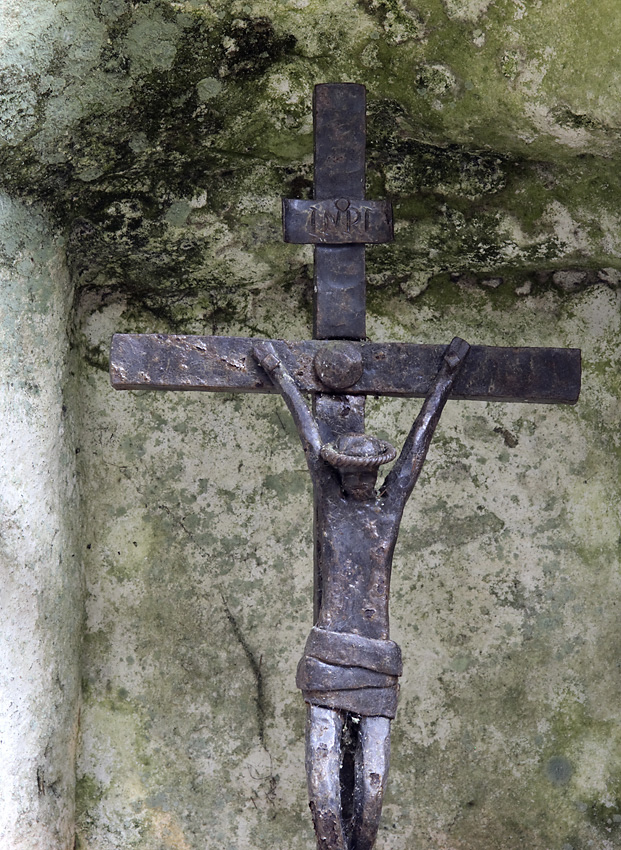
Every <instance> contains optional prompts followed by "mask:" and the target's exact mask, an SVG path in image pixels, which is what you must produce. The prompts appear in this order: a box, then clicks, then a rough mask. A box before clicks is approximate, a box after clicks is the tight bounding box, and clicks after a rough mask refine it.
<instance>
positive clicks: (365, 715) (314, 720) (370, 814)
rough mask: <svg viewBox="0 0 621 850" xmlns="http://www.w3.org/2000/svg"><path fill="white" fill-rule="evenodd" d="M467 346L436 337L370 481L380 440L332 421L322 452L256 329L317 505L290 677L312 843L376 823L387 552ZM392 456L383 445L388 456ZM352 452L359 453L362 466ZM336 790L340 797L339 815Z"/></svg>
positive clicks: (339, 844)
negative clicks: (430, 359) (303, 705)
mask: <svg viewBox="0 0 621 850" xmlns="http://www.w3.org/2000/svg"><path fill="white" fill-rule="evenodd" d="M469 350H470V346H469V345H468V344H467V343H466V342H464V340H462V339H459V338H455V339H454V340H453V341H452V343H451V344H450V346H448V347H445V348H444V351H443V355H442V358H441V362H440V366H439V369H438V371H437V374H436V375H435V376H434V379H433V381H432V382H431V387H430V389H429V392H428V394H427V397H426V399H425V401H424V403H423V406H422V408H421V410H420V413H419V414H418V416H417V417H416V420H415V421H414V424H413V426H412V429H411V431H410V434H409V435H408V438H407V439H406V441H405V443H404V446H403V449H402V451H401V453H400V455H399V457H398V459H397V461H396V462H395V465H394V466H393V468H392V470H391V472H390V473H389V474H388V475H387V476H386V479H385V480H384V482H383V484H381V486H379V487H377V488H376V480H377V474H378V470H379V467H380V465H381V464H382V463H383V461H384V460H385V459H386V458H385V457H384V455H385V454H386V453H385V452H383V451H382V450H381V449H382V446H383V445H384V444H383V441H379V440H377V439H376V438H372V437H369V436H367V435H364V434H362V433H349V434H346V435H344V434H342V433H341V434H340V436H337V438H336V440H334V443H333V450H332V452H331V453H326V451H325V448H326V445H325V442H324V438H323V437H322V434H321V429H320V424H322V425H324V426H325V422H324V423H320V420H319V419H318V418H316V415H313V412H312V411H311V409H310V408H309V407H308V405H307V403H306V402H305V400H304V397H303V396H302V393H301V391H300V389H299V386H298V384H297V381H296V380H295V379H294V378H293V376H292V375H291V373H290V372H289V370H288V369H287V367H286V365H285V364H284V362H283V361H282V360H281V359H280V357H279V355H278V353H277V350H276V346H275V345H274V344H273V343H272V342H270V341H267V340H264V341H260V342H256V343H255V345H254V348H253V354H254V357H255V358H256V360H257V363H259V364H260V365H261V367H262V368H263V369H264V370H265V372H266V373H267V374H268V375H269V376H270V380H271V381H272V382H273V383H274V384H275V385H276V386H277V387H278V388H279V390H280V393H281V395H282V397H283V399H284V400H285V402H286V404H287V407H288V408H289V410H290V412H291V415H292V417H293V420H294V422H295V424H296V427H297V429H298V433H299V435H300V439H301V441H302V446H303V448H304V453H305V456H306V462H307V464H308V469H309V473H310V476H311V480H312V482H313V489H314V493H315V501H316V505H317V509H318V512H317V528H316V542H317V549H316V563H317V567H318V572H319V578H320V583H319V586H320V588H321V599H320V605H319V609H318V613H317V618H316V622H315V627H314V628H313V630H312V632H311V634H310V636H309V639H308V641H307V643H306V647H305V651H304V655H303V657H302V660H301V661H300V664H299V666H298V673H297V679H296V681H297V685H298V687H299V688H300V689H301V690H302V693H303V696H304V699H305V701H306V702H307V703H308V704H309V719H308V725H307V742H306V768H307V777H308V789H309V798H310V802H311V810H312V812H313V820H314V824H315V830H316V833H317V841H318V847H321V848H324V850H359V848H361V847H367V848H370V847H371V846H372V844H373V841H374V839H375V835H376V834H377V829H378V825H379V818H380V813H381V806H382V796H383V791H384V787H385V783H386V777H387V772H388V761H389V751H390V742H389V721H390V719H392V718H393V717H394V716H395V714H396V710H397V699H398V693H399V686H398V677H399V675H400V674H401V652H400V650H399V648H398V646H397V645H396V644H395V643H394V642H393V641H391V640H390V639H389V622H388V597H389V589H390V576H391V570H392V558H393V552H394V549H395V544H396V542H397V535H398V533H399V525H400V522H401V517H402V515H403V510H404V508H405V504H406V502H407V500H408V498H409V496H410V494H411V492H412V489H413V487H414V485H415V483H416V481H417V479H418V476H419V475H420V472H421V469H422V467H423V463H424V460H425V457H426V455H427V450H428V448H429V445H430V443H431V439H432V436H433V433H434V431H435V428H436V426H437V424H438V422H439V419H440V415H441V413H442V410H443V408H444V405H445V404H446V402H447V400H448V397H449V394H450V391H451V387H452V385H453V384H454V382H455V380H456V379H457V376H458V375H459V372H460V370H461V369H462V368H463V365H464V363H465V362H467V357H468V352H469ZM319 398H325V396H323V395H320V396H319ZM315 413H316V411H315ZM359 424H360V425H361V424H363V423H359ZM339 430H340V429H339ZM360 430H362V429H360ZM325 433H326V431H325V430H324V434H325ZM328 433H330V432H329V431H328ZM332 436H334V435H333V434H332ZM392 457H394V454H393V453H390V454H389V456H388V459H392ZM348 459H349V464H348V463H347V461H348ZM361 459H364V460H366V461H367V462H368V463H367V464H365V465H364V466H361V465H360V464H359V461H360V460H361ZM352 717H353V718H355V719H356V725H355V726H354V725H352V723H351V722H350V721H351V718H352ZM345 726H347V728H349V729H350V730H351V731H352V732H353V731H354V730H355V736H354V737H353V739H351V740H350V741H349V747H350V752H349V755H350V756H351V759H352V762H353V765H354V767H353V770H352V772H351V774H350V775H348V776H345V777H344V776H343V774H342V771H341V770H340V769H339V774H338V775H339V778H338V782H337V767H336V765H337V764H341V763H342V762H344V760H346V757H347V755H348V752H347V751H346V750H345V751H344V748H343V740H342V735H343V728H344V727H345ZM380 730H381V734H380ZM369 765H374V766H375V767H374V768H373V769H370V768H369ZM378 765H381V769H379V768H378ZM345 798H350V799H351V805H352V814H351V815H350V816H348V814H347V812H346V811H345V808H344V805H343V801H344V799H345Z"/></svg>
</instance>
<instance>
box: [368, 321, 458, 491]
mask: <svg viewBox="0 0 621 850" xmlns="http://www.w3.org/2000/svg"><path fill="white" fill-rule="evenodd" d="M469 351H470V346H469V345H468V343H467V342H466V341H465V340H463V339H460V338H459V337H458V336H456V337H455V338H454V339H453V341H452V342H451V344H450V345H449V346H447V349H446V351H445V352H444V358H443V360H442V365H441V366H440V370H439V372H438V374H437V376H436V379H435V382H434V384H433V386H432V388H431V390H430V391H429V393H428V395H427V398H426V399H425V401H424V403H423V406H422V407H421V409H420V413H419V414H418V416H417V417H416V419H415V420H414V424H413V425H412V430H411V431H410V433H409V434H408V437H407V439H406V441H405V443H404V444H403V448H402V450H401V454H400V455H399V457H398V458H397V461H396V463H395V465H394V466H393V468H392V470H391V471H390V473H389V474H388V475H387V476H386V480H385V481H384V484H383V485H382V488H381V489H382V492H384V493H385V494H386V495H387V496H388V498H394V499H396V500H398V501H399V502H401V506H402V507H403V506H404V505H405V503H406V502H407V500H408V498H409V496H410V494H411V492H412V490H413V489H414V485H415V484H416V481H417V480H418V476H419V475H420V472H421V469H422V468H423V464H424V462H425V458H426V457H427V451H428V449H429V444H430V443H431V439H432V437H433V434H434V431H435V430H436V426H437V424H438V422H439V421H440V414H441V413H442V410H443V409H444V405H445V404H446V401H447V398H448V396H449V393H450V391H451V389H452V387H453V384H454V383H455V379H456V378H457V376H458V375H459V373H460V371H461V367H462V366H463V364H464V360H465V359H466V357H467V355H468V352H469Z"/></svg>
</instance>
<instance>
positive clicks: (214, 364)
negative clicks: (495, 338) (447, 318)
mask: <svg viewBox="0 0 621 850" xmlns="http://www.w3.org/2000/svg"><path fill="white" fill-rule="evenodd" d="M256 342H258V340H256V339H248V338H245V337H220V336H188V335H166V334H115V336H114V337H113V338H112V349H111V354H110V378H111V381H112V386H113V387H114V388H115V389H117V390H188V391H204V392H255V393H273V392H277V389H276V387H275V386H274V385H273V384H272V382H271V380H270V378H269V377H268V375H267V374H266V373H265V372H264V371H263V369H261V367H260V366H259V365H257V363H256V361H255V359H254V357H253V355H252V346H253V345H254V344H255V343H256ZM273 344H274V348H275V349H276V352H277V354H278V356H279V358H280V359H281V361H282V363H283V364H284V365H285V366H286V367H287V369H288V370H289V372H290V373H291V375H293V377H294V378H295V380H296V382H297V384H298V386H299V387H300V389H301V390H302V391H304V392H311V393H321V392H323V393H325V392H332V390H330V388H327V387H326V385H324V384H323V383H322V382H321V381H320V380H319V378H318V377H317V375H316V373H315V368H314V360H315V355H316V354H317V352H318V351H320V350H322V349H324V348H325V346H326V345H329V346H335V347H336V346H338V345H339V343H333V342H330V343H326V342H324V341H321V340H308V341H305V342H284V341H283V340H274V341H273ZM346 345H347V346H348V347H351V346H353V347H355V348H356V349H358V350H359V351H360V353H361V355H362V365H363V369H362V375H361V377H360V378H359V380H357V381H356V383H354V384H353V385H352V386H349V387H347V389H346V390H343V392H346V393H347V394H348V395H382V396H402V397H408V396H409V397H419V398H420V397H423V396H425V395H426V394H427V392H428V390H429V386H430V383H431V382H432V380H433V378H434V377H435V375H436V373H437V371H438V369H439V368H440V364H441V361H442V356H443V353H444V351H445V349H446V346H445V345H416V344H414V343H402V342H388V343H380V342H347V343H346ZM580 372H581V366H580V350H579V349H576V348H495V347H492V346H486V345H473V346H472V347H471V349H470V353H469V354H468V358H467V360H466V362H465V365H464V367H463V369H462V372H461V374H460V376H459V378H458V379H457V381H456V383H455V386H454V389H453V392H452V393H451V395H450V398H454V399H470V400H473V401H503V402H534V403H539V404H575V402H576V401H577V400H578V396H579V394H580Z"/></svg>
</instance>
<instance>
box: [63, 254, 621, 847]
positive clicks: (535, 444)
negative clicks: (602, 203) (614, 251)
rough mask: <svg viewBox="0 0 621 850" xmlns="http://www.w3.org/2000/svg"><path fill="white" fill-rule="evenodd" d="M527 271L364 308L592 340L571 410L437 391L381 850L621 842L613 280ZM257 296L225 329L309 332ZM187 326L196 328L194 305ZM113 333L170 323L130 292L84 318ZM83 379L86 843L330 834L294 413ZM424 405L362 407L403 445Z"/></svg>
mask: <svg viewBox="0 0 621 850" xmlns="http://www.w3.org/2000/svg"><path fill="white" fill-rule="evenodd" d="M288 250H289V251H291V252H295V251H296V248H295V247H290V248H289V249H288ZM239 262H243V260H239ZM514 288H515V287H513V288H512V287H510V286H509V285H508V284H507V283H503V284H501V285H499V286H497V287H496V288H490V287H489V286H482V285H477V284H476V283H474V282H471V283H470V284H469V286H468V287H464V285H463V283H460V282H453V283H451V282H448V281H446V282H443V283H442V282H438V283H435V284H433V285H432V286H430V287H429V289H428V290H427V292H426V293H425V294H424V295H422V296H420V297H419V298H418V299H417V300H416V304H415V305H413V306H409V305H408V302H407V300H406V299H405V298H404V296H402V295H398V294H396V295H394V296H392V297H386V298H385V299H384V300H383V301H382V307H383V311H382V313H381V314H379V313H376V312H374V311H373V312H372V313H371V315H370V317H369V334H370V336H371V337H372V338H374V339H396V340H400V339H403V340H409V339H412V338H415V339H417V340H419V341H421V342H428V341H437V340H439V339H441V340H444V339H449V338H450V337H451V336H452V335H453V334H454V333H457V332H459V333H460V334H462V335H463V336H465V337H466V338H468V339H471V340H473V341H476V342H481V343H503V344H518V345H535V344H537V345H559V346H575V345H578V344H580V345H581V346H582V347H583V349H584V362H585V376H584V390H583V397H582V400H581V402H580V403H579V405H578V406H577V407H575V408H555V407H548V408H546V407H534V406H531V405H526V404H524V405H521V404H518V405H494V404H483V403H476V402H468V403H465V402H464V403H453V404H450V405H449V406H448V407H447V410H446V411H445V414H444V417H443V421H442V426H441V428H440V430H439V433H438V435H437V438H436V440H435V443H434V447H433V448H432V451H431V454H430V458H429V460H428V463H427V466H426V468H425V471H424V473H423V475H422V476H421V480H420V482H419V485H418V487H417V491H416V492H415V494H414V497H413V499H412V502H411V504H410V506H409V507H408V510H407V512H406V516H405V519H404V525H403V530H402V533H401V537H400V542H399V546H398V549H397V555H396V559H395V574H394V581H393V589H392V597H393V606H392V618H393V623H392V631H393V634H394V636H395V638H396V639H397V640H399V641H400V642H401V644H402V646H403V649H404V656H405V658H406V672H405V674H404V677H403V683H402V695H401V703H400V709H399V715H398V719H397V720H396V721H395V723H394V724H393V729H394V748H393V767H392V770H391V781H390V786H389V794H388V800H387V804H386V812H385V817H384V820H383V822H382V828H381V832H380V837H379V839H378V850H386V848H391V850H406V848H410V847H412V846H421V847H424V848H433V850H440V849H441V848H442V850H447V848H450V850H454V849H455V850H475V849H476V850H488V848H489V850H492V848H494V850H496V848H507V850H509V848H511V850H512V848H515V847H521V846H524V847H529V848H537V850H562V848H566V847H567V846H571V847H572V848H587V847H597V848H600V847H601V848H602V850H603V849H604V848H613V847H617V846H619V843H618V842H619V837H620V836H619V833H618V830H619V828H620V827H619V825H618V824H619V823H620V822H621V808H620V807H619V806H620V803H621V800H620V799H619V791H620V789H619V788H618V776H619V770H620V769H621V749H620V743H621V741H620V738H619V733H618V730H617V726H618V700H619V693H618V686H617V684H616V679H615V677H614V676H613V675H612V674H611V668H612V667H614V665H615V664H616V661H615V658H616V654H617V653H616V649H615V633H616V614H615V610H616V609H615V608H614V600H615V598H616V597H617V595H618V592H619V585H620V581H619V570H618V558H619V548H618V547H619V544H618V541H619V538H620V533H621V527H620V521H619V515H618V511H617V509H616V505H617V502H618V495H617V494H618V480H619V468H618V462H617V458H618V449H617V443H618V439H617V431H618V428H617V423H618V415H619V402H618V390H619V386H618V384H619V381H618V374H619V364H618V356H617V353H616V352H617V350H618V346H619V343H620V342H621V325H620V320H619V294H618V292H617V291H616V290H613V289H611V288H609V286H607V285H606V284H604V283H599V284H594V285H592V286H590V287H588V288H587V289H585V290H581V291H578V292H576V293H574V294H572V295H569V296H568V295H567V293H565V292H563V291H562V290H561V289H558V288H556V287H552V286H550V285H549V284H548V285H546V286H542V287H541V288H538V291H535V292H533V293H531V294H530V295H519V294H518V295H516V294H515V293H514V291H513V290H514ZM272 299H274V300H275V301H276V302H278V303H280V305H281V310H280V312H279V314H278V315H271V314H270V313H269V311H267V312H265V304H266V303H268V304H269V302H270V301H271V300H272ZM255 303H256V304H257V305H258V306H259V305H261V306H259V311H258V313H256V314H254V313H253V312H252V306H251V304H250V303H247V304H246V310H247V312H246V313H245V315H248V316H251V319H250V321H249V323H245V322H244V321H241V322H239V321H237V322H234V323H231V324H228V323H223V324H220V325H219V326H218V328H217V330H218V332H219V333H229V332H230V333H239V334H257V335H265V336H269V335H274V334H283V335H285V336H288V337H293V338H295V337H299V336H306V335H307V334H308V329H307V328H304V327H303V322H301V321H299V313H297V315H296V305H295V303H292V302H290V301H289V296H288V295H287V294H286V293H285V292H284V291H283V290H282V289H279V288H278V287H277V286H274V285H272V286H271V287H269V288H267V289H265V290H264V291H263V292H262V293H261V299H257V300H256V301H255V299H252V304H255ZM242 313H243V311H242ZM242 313H240V314H239V315H241V314H242ZM396 316H399V319H398V320H397V319H396V318H395V317H396ZM183 321H184V322H185V329H186V330H187V331H188V332H201V331H203V330H204V317H203V314H202V312H201V310H200V309H198V310H197V309H194V311H193V312H192V311H189V310H187V307H184V308H183ZM119 328H120V329H124V330H136V329H139V330H147V329H149V330H151V331H165V330H167V328H168V324H167V322H166V320H162V319H159V320H158V319H155V320H154V319H153V317H152V316H150V315H149V314H145V315H144V316H142V317H140V316H139V315H138V314H137V313H136V311H135V309H134V308H128V306H127V303H126V302H125V301H123V300H121V301H119V300H115V301H114V302H113V303H111V304H109V305H108V306H104V307H102V308H101V309H100V310H99V311H97V312H95V313H93V312H91V311H90V310H88V311H86V313H85V317H84V323H83V325H82V330H83V332H84V334H85V339H86V341H87V342H88V345H90V346H93V347H97V346H101V347H103V346H105V344H106V340H107V339H108V336H109V333H110V332H111V331H112V330H118V329H119ZM604 352H605V359H606V365H604V363H603V360H602V354H603V353H604ZM85 378H86V384H85V390H86V396H85V403H86V410H87V411H88V415H87V422H89V423H91V425H90V426H88V427H87V428H86V431H85V433H84V438H83V439H84V442H83V445H82V450H81V452H80V459H81V462H82V463H83V464H84V466H83V475H84V478H85V480H87V481H90V482H92V485H91V488H92V489H91V490H90V492H89V495H88V497H87V499H86V504H87V505H88V516H89V519H88V523H87V526H86V528H87V529H88V530H87V532H86V536H85V538H84V543H85V546H86V547H89V548H87V550H86V552H85V554H86V556H87V559H88V563H89V565H90V566H89V568H88V574H89V593H90V602H89V604H88V611H89V626H88V635H89V637H88V644H87V646H88V649H87V652H86V668H85V676H86V691H85V693H86V697H85V707H84V714H83V717H84V721H83V729H84V748H83V751H82V755H81V757H80V766H79V772H80V775H81V776H82V777H83V779H82V785H81V786H80V787H81V788H83V789H84V795H83V796H82V797H80V800H81V804H80V805H81V812H82V814H81V819H80V825H81V826H80V832H79V834H80V836H81V838H80V840H81V842H82V844H81V846H82V847H84V848H89V850H90V848H93V850H95V848H96V850H106V849H107V848H109V847H110V848H111V847H116V846H119V845H121V844H122V845H123V846H132V847H133V846H135V847H139V848H149V850H150V849H151V848H159V847H160V846H162V842H163V845H164V846H166V847H168V846H171V847H181V848H195V847H197V848H198V847H201V848H211V847H213V848H216V847H221V846H227V847H240V848H241V847H249V848H250V847H256V846H263V845H264V844H269V845H272V846H278V847H282V848H294V847H296V848H299V847H300V846H304V847H307V848H308V850H312V848H313V846H314V843H313V838H312V833H311V830H310V819H309V818H308V817H307V814H306V802H305V787H304V775H303V723H304V713H305V712H304V707H303V703H302V701H301V699H300V697H299V694H298V693H297V691H296V690H295V687H294V678H295V666H296V663H297V660H298V658H299V655H300V652H301V648H302V645H303V642H304V637H305V633H306V630H307V629H308V627H309V625H310V616H311V581H312V579H311V573H312V566H311V560H312V558H311V548H312V547H311V509H310V506H311V494H310V487H309V484H308V477H307V473H306V471H305V469H304V462H303V456H302V452H301V448H300V447H299V445H298V441H297V437H296V435H295V432H294V429H293V426H292V423H291V422H290V419H289V417H288V414H287V412H286V409H285V407H284V405H283V404H282V402H280V401H279V400H278V399H275V398H269V399H266V398H261V397H243V396H239V397H236V396H234V395H226V394H225V395H222V396H214V397H209V396H207V397H203V396H200V395H199V396H196V395H192V394H188V395H182V394H175V395H172V394H170V395H160V394H144V393H137V394H127V395H126V394H115V393H114V392H113V391H112V390H110V389H109V388H108V386H107V378H106V375H105V374H104V373H103V372H100V371H98V370H96V369H93V368H89V369H88V370H87V372H86V373H85ZM417 407H418V403H417V402H412V401H398V400H375V401H369V430H371V431H372V432H374V433H377V434H380V435H381V436H386V437H388V438H390V439H392V440H394V441H395V442H397V443H398V442H400V441H402V440H403V438H404V436H405V434H406V432H407V430H408V428H409V425H410V423H411V421H412V418H413V416H414V415H415V411H416V409H417ZM121 507H122V509H121ZM259 674H260V675H259ZM615 816H616V817H617V820H615V819H614V818H615ZM162 836H166V837H165V838H162ZM167 842H168V843H167ZM175 842H176V843H175Z"/></svg>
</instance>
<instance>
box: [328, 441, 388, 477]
mask: <svg viewBox="0 0 621 850" xmlns="http://www.w3.org/2000/svg"><path fill="white" fill-rule="evenodd" d="M396 456H397V451H396V449H395V448H394V447H393V446H391V445H390V443H388V442H386V440H378V439H377V437H370V436H368V435H367V434H343V435H342V436H340V437H339V438H338V439H337V440H336V441H335V442H334V443H328V444H327V445H325V446H323V447H322V449H321V457H322V458H323V459H324V460H325V461H326V462H327V463H329V464H330V465H331V466H335V467H336V468H337V469H341V470H343V471H344V472H346V471H351V472H357V471H361V470H375V469H378V468H379V467H380V466H381V465H382V464H383V463H390V461H391V460H394V459H395V457H396Z"/></svg>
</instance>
